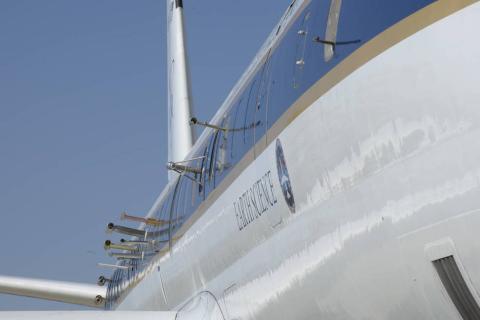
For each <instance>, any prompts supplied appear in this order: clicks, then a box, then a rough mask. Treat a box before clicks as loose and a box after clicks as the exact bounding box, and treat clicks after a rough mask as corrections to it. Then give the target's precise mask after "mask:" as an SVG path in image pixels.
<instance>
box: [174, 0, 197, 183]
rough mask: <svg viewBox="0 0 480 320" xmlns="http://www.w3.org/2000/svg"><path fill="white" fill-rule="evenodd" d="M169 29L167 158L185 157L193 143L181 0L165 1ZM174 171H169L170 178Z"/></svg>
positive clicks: (176, 160) (178, 158)
mask: <svg viewBox="0 0 480 320" xmlns="http://www.w3.org/2000/svg"><path fill="white" fill-rule="evenodd" d="M167 30H168V31H167V32H168V161H169V162H178V161H182V160H184V159H185V157H186V156H187V154H188V153H189V152H190V149H191V148H192V145H193V142H194V135H193V130H192V128H191V127H190V124H189V121H190V118H191V113H192V112H191V109H192V98H191V85H190V76H189V68H188V58H187V50H186V45H185V29H184V22H183V1H182V0H167ZM176 175H177V174H176V173H175V171H172V170H170V171H169V174H168V178H169V180H172V179H173V178H174V177H175V176H176Z"/></svg>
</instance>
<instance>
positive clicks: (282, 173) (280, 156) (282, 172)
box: [275, 139, 295, 213]
mask: <svg viewBox="0 0 480 320" xmlns="http://www.w3.org/2000/svg"><path fill="white" fill-rule="evenodd" d="M275 153H276V156H277V172H278V181H279V182H280V186H281V187H282V193H283V197H284V198H285V201H286V202H287V205H288V208H289V209H290V212H292V213H295V199H294V197H293V192H292V184H291V183H290V175H289V174H288V169H287V163H286V161H285V155H284V153H283V148H282V144H281V142H280V139H277V146H276V148H275Z"/></svg>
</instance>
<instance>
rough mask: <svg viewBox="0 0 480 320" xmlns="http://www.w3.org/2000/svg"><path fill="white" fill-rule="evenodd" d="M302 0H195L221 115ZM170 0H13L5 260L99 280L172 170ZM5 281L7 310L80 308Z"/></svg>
mask: <svg viewBox="0 0 480 320" xmlns="http://www.w3.org/2000/svg"><path fill="white" fill-rule="evenodd" d="M289 3H290V0H262V1H258V0H242V1H234V0H229V1H225V0H205V1H198V0H192V1H188V0H185V1H184V5H185V15H186V22H187V33H188V34H187V36H188V49H189V54H190V64H191V73H192V83H193V97H194V110H195V115H196V116H197V117H198V118H200V119H209V118H210V117H211V116H213V114H214V113H215V111H216V110H217V109H218V107H219V106H220V104H221V103H222V102H223V100H224V99H225V97H226V96H227V94H228V92H229V91H230V89H231V88H232V87H233V85H234V84H235V82H236V81H237V80H238V78H239V77H240V75H241V74H242V72H243V71H244V69H245V68H246V67H247V66H248V64H249V62H250V61H251V59H252V58H253V56H254V55H255V53H256V52H257V50H258V49H259V47H260V46H261V44H262V43H263V41H264V40H265V38H266V36H267V35H268V34H269V33H270V31H271V30H272V29H273V26H274V24H275V23H276V22H277V21H278V19H279V18H280V16H281V14H282V13H283V12H284V10H285V9H286V8H287V6H288V5H289ZM165 38H166V30H165V1H164V0H141V1H138V0H137V1H134V0H76V1H74V0H42V1H38V0H0V243H1V245H2V253H1V254H2V256H1V258H0V261H1V263H0V274H2V275H14V276H15V275H16V276H28V277H39V278H47V279H56V280H68V281H78V282H90V283H95V282H96V279H97V277H98V276H99V275H100V274H102V273H106V274H108V273H109V272H110V270H104V269H99V268H98V267H97V266H96V264H97V263H98V262H109V261H111V260H109V259H107V257H106V255H105V253H104V250H103V241H104V240H105V239H106V238H107V235H105V226H106V224H107V223H108V222H110V221H117V220H118V216H119V214H120V212H122V211H124V210H126V211H128V212H129V213H131V214H135V215H144V214H145V212H147V211H148V210H149V209H150V207H151V205H152V204H153V202H154V201H155V199H156V197H157V196H158V194H159V193H160V191H161V190H162V188H163V186H164V185H165V184H166V181H167V172H166V169H165V163H166V160H167V120H166V96H165V92H166V72H165V63H166V61H165V60H166V43H165ZM77 308H78V307H76V306H70V305H63V304H60V303H55V302H43V301H39V300H34V299H28V298H20V297H11V296H6V295H0V310H45V309H77Z"/></svg>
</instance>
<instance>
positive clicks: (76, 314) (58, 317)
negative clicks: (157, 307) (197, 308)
mask: <svg viewBox="0 0 480 320" xmlns="http://www.w3.org/2000/svg"><path fill="white" fill-rule="evenodd" d="M175 315H176V312H158V311H156V312H151V311H150V312H149V311H122V312H120V311H12V312H0V320H174V319H175Z"/></svg>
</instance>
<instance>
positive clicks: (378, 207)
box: [118, 3, 480, 320]
mask: <svg viewBox="0 0 480 320" xmlns="http://www.w3.org/2000/svg"><path fill="white" fill-rule="evenodd" d="M479 30H480V3H476V4H473V5H470V6H467V7H466V8H464V9H462V10H460V11H458V12H456V13H454V14H452V15H450V16H447V17H446V18H443V19H441V20H440V21H437V22H435V23H433V24H432V25H430V26H428V27H426V28H425V29H422V30H421V31H419V32H416V33H415V34H413V35H411V36H409V37H408V38H406V39H405V40H403V41H400V42H399V43H397V44H395V45H394V46H392V47H391V48H389V49H388V50H386V51H384V52H382V53H381V54H380V55H378V56H376V57H374V58H372V59H371V60H370V61H369V62H367V63H366V64H364V65H362V66H361V67H360V68H359V69H357V70H355V71H353V72H352V73H351V74H350V75H348V76H347V77H346V78H345V79H343V80H342V81H340V82H339V83H338V84H336V85H335V86H333V88H331V89H329V90H328V91H327V92H326V93H325V94H322V93H319V94H318V97H317V98H315V99H314V100H313V101H311V103H308V105H307V106H299V105H298V104H296V105H294V106H292V108H297V109H296V110H300V111H299V112H293V113H294V114H295V116H291V117H290V119H291V121H289V123H288V125H286V126H285V128H284V129H282V130H281V132H280V133H279V134H278V135H275V136H270V137H269V133H268V132H267V135H266V138H265V139H266V140H265V148H264V149H263V150H262V151H261V152H259V153H255V152H254V154H253V156H252V157H254V160H253V161H251V162H250V163H248V165H247V166H246V168H245V169H244V170H243V171H242V172H241V173H240V174H239V175H238V176H237V177H236V179H235V180H234V181H233V182H232V183H230V184H229V186H228V188H226V189H225V190H223V191H222V193H221V194H219V195H218V196H217V197H216V199H215V201H212V202H211V203H210V204H209V206H208V208H207V209H206V210H205V212H204V213H203V214H202V215H201V216H200V217H199V218H198V219H197V220H196V221H195V222H194V223H193V225H192V226H191V227H190V228H188V229H187V230H186V232H185V233H184V234H183V235H182V237H181V239H179V240H178V241H177V242H175V243H174V244H173V246H172V248H171V250H170V251H169V252H167V253H166V254H165V255H163V256H161V257H160V258H159V259H158V260H157V261H156V262H154V264H153V265H152V267H151V268H150V271H149V272H148V273H147V274H146V276H145V277H144V278H143V280H142V281H141V282H139V283H138V284H137V285H136V286H135V287H134V288H133V289H132V290H131V291H130V292H129V294H128V295H127V296H126V297H125V298H124V299H123V301H122V302H121V303H120V305H119V306H118V309H149V310H179V309H181V308H182V307H183V306H185V304H187V303H188V302H189V301H195V298H196V297H202V300H201V301H204V302H205V301H210V300H209V299H211V301H213V302H215V303H218V305H219V308H220V309H221V314H222V317H224V318H225V319H398V320H404V319H461V318H460V315H459V313H458V311H457V309H456V308H455V305H454V304H453V303H452V301H451V300H450V298H449V296H448V294H447V292H446V289H445V287H444V286H443V285H442V282H441V281H440V278H439V276H438V274H437V273H436V271H435V268H434V266H433V264H432V261H434V260H435V259H438V258H442V257H444V256H448V255H453V256H455V259H456V261H457V263H458V264H459V266H460V268H461V270H462V272H463V275H464V276H465V279H466V281H467V284H468V285H469V286H470V288H471V289H472V294H473V295H474V297H475V298H478V297H477V293H476V292H477V290H480V271H479V270H480V255H479V254H478V253H479V252H480V242H479V241H476V235H477V232H478V231H477V230H478V229H479V227H480V142H479V141H480V91H479V84H480V42H479V41H477V39H478V31H479ZM340 67H341V66H340ZM317 89H318V90H321V89H320V87H317V86H313V87H312V89H311V90H310V91H309V92H308V93H306V94H309V95H310V96H312V95H313V96H315V90H317ZM277 139H278V140H279V141H281V145H282V147H283V152H284V157H285V160H286V165H287V167H288V172H289V178H290V183H291V188H292V191H293V196H294V198H295V212H294V213H292V210H290V208H289V206H288V204H287V202H286V201H285V199H284V195H283V194H282V186H281V184H280V180H279V178H278V173H277V157H278V156H277V153H276V144H277V142H276V141H277ZM269 174H270V175H271V177H272V178H271V179H270V180H268V183H270V182H271V183H272V185H269V186H268V187H269V188H270V190H267V191H266V192H271V194H269V196H272V198H271V199H270V200H272V201H271V203H268V204H267V200H266V199H265V197H266V193H265V192H264V194H263V195H260V193H258V195H259V196H260V197H263V199H264V200H263V207H262V208H263V209H264V210H261V211H263V212H262V214H261V215H257V216H255V217H253V218H252V219H250V220H249V221H247V222H248V223H247V222H245V221H243V220H242V219H244V217H243V218H240V222H239V218H238V212H236V211H238V209H236V207H235V206H236V205H238V204H235V203H236V202H238V199H239V197H241V195H242V194H244V193H245V192H246V191H247V190H249V188H252V186H254V185H255V184H256V182H257V181H259V179H262V177H264V176H265V175H267V176H268V175H269ZM283 182H284V184H285V183H287V182H286V181H283ZM284 189H285V187H284ZM273 200H275V201H276V202H273ZM206 201H208V199H207V200H206ZM242 221H243V222H242ZM206 294H207V295H208V296H209V297H210V298H206V296H205V295H206ZM192 299H193V300H192ZM204 302H202V303H204ZM213 302H212V303H213ZM206 309H208V310H213V308H210V309H209V308H207V307H206ZM217 311H218V310H217Z"/></svg>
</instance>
